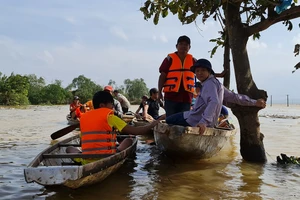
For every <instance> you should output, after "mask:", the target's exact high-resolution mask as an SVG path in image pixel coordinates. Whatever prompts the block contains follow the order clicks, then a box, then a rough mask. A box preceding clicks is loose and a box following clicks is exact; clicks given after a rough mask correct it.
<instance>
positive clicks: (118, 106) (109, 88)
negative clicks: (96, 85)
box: [103, 85, 123, 118]
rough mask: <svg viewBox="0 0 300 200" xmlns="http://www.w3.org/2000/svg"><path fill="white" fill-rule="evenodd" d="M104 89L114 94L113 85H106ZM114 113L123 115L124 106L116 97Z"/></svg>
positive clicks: (119, 115)
mask: <svg viewBox="0 0 300 200" xmlns="http://www.w3.org/2000/svg"><path fill="white" fill-rule="evenodd" d="M103 91H105V92H109V93H110V94H111V95H113V91H114V89H113V87H112V86H111V85H107V86H105V87H104V89H103ZM114 115H116V116H118V117H120V118H122V117H123V111H122V106H121V104H120V102H119V101H118V100H116V99H114Z"/></svg>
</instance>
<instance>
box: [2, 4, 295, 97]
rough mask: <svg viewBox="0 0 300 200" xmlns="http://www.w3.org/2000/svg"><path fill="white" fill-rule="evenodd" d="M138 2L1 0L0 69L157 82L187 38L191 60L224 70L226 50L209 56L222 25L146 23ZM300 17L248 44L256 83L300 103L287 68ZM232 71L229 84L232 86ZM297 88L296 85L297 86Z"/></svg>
mask: <svg viewBox="0 0 300 200" xmlns="http://www.w3.org/2000/svg"><path fill="white" fill-rule="evenodd" d="M143 2H144V1H143V0H130V1H128V0H111V1H107V0H85V1H78V0H77V1H76V0H43V1H40V0H26V1H19V0H10V1H5V0H0V72H2V73H4V74H6V75H9V74H10V73H11V72H14V73H18V74H23V75H25V74H36V75H37V76H38V77H43V78H44V79H45V80H46V82H47V83H52V82H54V80H55V79H59V80H62V83H63V85H64V86H67V85H68V84H69V83H71V82H72V80H73V78H76V77H78V76H79V75H84V76H86V77H87V78H90V79H91V80H93V81H95V82H96V83H97V84H100V85H102V86H104V85H106V84H107V83H108V82H109V80H110V79H112V80H114V81H115V82H116V83H117V85H122V84H123V81H124V80H125V79H128V78H129V79H135V78H143V79H144V80H145V82H146V84H147V87H148V88H152V87H157V82H158V77H159V66H160V65H161V63H162V61H163V59H164V58H165V57H166V56H167V54H168V53H172V52H174V51H175V50H176V49H175V45H176V41H177V38H178V37H179V36H181V35H187V36H189V37H190V38H191V49H190V52H189V53H191V54H192V55H193V56H194V57H195V58H197V59H199V58H206V59H209V60H210V61H211V63H212V65H213V69H214V71H215V72H221V71H222V68H223V67H222V64H223V58H222V56H223V50H222V49H220V50H218V51H217V53H216V55H215V56H214V57H213V58H210V53H209V51H210V50H211V49H212V48H213V47H214V44H213V43H211V42H209V40H210V39H212V38H216V37H218V36H219V35H218V31H219V30H220V26H219V24H218V23H216V22H214V21H212V20H208V21H207V22H206V23H205V24H203V23H202V22H201V18H198V19H197V21H196V23H191V24H188V25H182V24H181V23H180V22H179V20H178V18H177V16H173V15H172V14H170V15H169V16H168V17H167V18H161V19H160V21H159V24H158V25H154V24H153V21H152V20H151V19H150V20H149V21H145V20H144V18H143V14H142V13H141V12H140V11H139V8H140V7H141V6H142V5H143ZM299 23H300V18H299V19H296V20H294V29H293V30H292V31H290V32H289V31H287V29H286V27H285V26H284V25H283V24H282V23H278V24H276V25H274V26H272V27H271V28H269V29H268V30H266V31H264V32H262V33H261V39H260V40H256V41H253V40H252V39H250V40H249V42H248V46H247V49H248V54H249V59H250V63H251V72H252V75H253V78H254V81H255V82H256V84H257V86H258V87H259V88H261V89H264V90H266V91H267V92H268V95H269V96H270V95H272V97H273V101H276V100H278V99H279V98H280V99H285V98H286V95H289V98H290V100H291V101H297V102H298V103H300V93H299V83H300V70H298V71H296V72H295V73H292V71H293V69H294V68H293V67H294V66H295V64H296V63H298V62H299V61H300V56H297V57H295V56H294V54H293V50H294V45H295V44H296V43H299V44H300V28H299V27H298V24H299ZM234 79H235V78H234V73H233V70H232V81H231V88H232V89H235V88H236V86H235V81H234ZM297 86H298V87H297Z"/></svg>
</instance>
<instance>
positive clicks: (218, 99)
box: [166, 59, 224, 134]
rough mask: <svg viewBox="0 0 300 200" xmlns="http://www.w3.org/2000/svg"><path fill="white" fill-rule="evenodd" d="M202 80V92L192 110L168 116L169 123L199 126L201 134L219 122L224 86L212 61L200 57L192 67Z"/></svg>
mask: <svg viewBox="0 0 300 200" xmlns="http://www.w3.org/2000/svg"><path fill="white" fill-rule="evenodd" d="M190 69H191V71H192V72H193V73H195V75H196V77H197V79H198V80H199V81H200V82H201V85H202V88H201V93H200V95H199V96H197V98H196V101H195V105H194V106H193V108H192V110H189V111H185V112H181V113H176V114H174V115H171V116H168V117H167V119H166V122H167V123H168V124H174V125H181V126H194V127H196V126H197V127H199V134H203V133H204V131H205V129H206V127H214V126H215V125H216V124H217V121H218V117H219V115H220V112H221V108H222V102H223V96H224V87H223V85H222V84H221V83H220V82H219V81H218V80H217V79H216V78H215V76H214V75H215V72H214V71H213V69H212V66H211V63H210V62H209V61H208V60H206V59H199V60H198V61H197V62H196V63H195V64H194V65H193V66H192V67H191V68H190Z"/></svg>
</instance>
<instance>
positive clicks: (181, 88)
mask: <svg viewBox="0 0 300 200" xmlns="http://www.w3.org/2000/svg"><path fill="white" fill-rule="evenodd" d="M190 48H191V40H190V38H189V37H187V36H186V35H183V36H180V37H179V38H178V40H177V44H176V49H177V51H176V52H174V53H170V54H168V56H167V57H166V58H165V59H164V60H163V62H162V64H161V66H160V68H159V72H160V76H159V80H158V90H159V93H158V94H159V99H162V100H164V101H165V110H166V116H170V115H172V114H175V113H178V112H183V111H187V110H190V107H191V103H192V98H193V92H194V74H193V72H191V71H190V67H191V66H192V65H193V64H194V63H195V62H196V59H195V58H194V57H193V56H192V55H191V54H188V52H189V50H190ZM162 92H164V97H163V95H162Z"/></svg>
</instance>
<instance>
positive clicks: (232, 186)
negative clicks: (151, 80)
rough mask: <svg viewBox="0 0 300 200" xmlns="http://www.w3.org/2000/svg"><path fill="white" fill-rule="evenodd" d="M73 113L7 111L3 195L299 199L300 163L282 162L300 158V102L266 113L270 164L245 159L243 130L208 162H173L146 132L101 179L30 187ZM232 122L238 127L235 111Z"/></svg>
mask: <svg viewBox="0 0 300 200" xmlns="http://www.w3.org/2000/svg"><path fill="white" fill-rule="evenodd" d="M135 108H137V107H136V106H135V107H134V108H133V109H132V110H133V111H134V110H135ZM67 110H68V106H33V107H29V108H27V109H7V108H2V109H0V151H1V154H0V199H1V200H4V199H47V200H68V199H70V200H72V199H78V200H79V199H82V200H83V199H89V200H93V199H97V200H98V199H110V200H122V199H134V200H138V199H172V200H173V199H188V200H190V199H197V200H198V199H251V200H252V199H300V192H299V191H300V166H295V165H293V166H278V165H276V162H275V159H276V156H277V155H279V154H280V153H281V152H283V153H286V154H288V155H294V156H300V152H299V150H300V146H299V143H300V138H299V136H300V118H299V116H300V106H293V105H291V106H290V107H284V106H280V105H275V106H273V107H269V108H266V109H264V110H262V111H260V115H261V117H260V122H261V130H262V132H263V133H264V134H265V140H264V143H265V148H266V151H267V156H268V162H267V163H266V164H264V165H258V164H251V163H247V162H244V161H243V160H242V159H241V157H240V155H239V134H237V135H236V136H235V137H234V138H233V139H232V140H231V141H230V142H229V144H228V145H227V147H226V148H225V149H224V150H222V151H221V152H220V153H219V154H218V155H217V156H215V157H214V158H211V159H206V160H174V159H170V158H168V157H166V156H164V154H162V153H160V152H159V151H158V150H157V149H156V147H155V146H150V145H147V144H145V142H144V141H145V140H146V139H147V138H145V137H140V141H139V144H138V148H137V152H136V155H135V157H133V158H132V159H130V160H128V161H127V162H126V163H125V164H124V166H122V167H121V168H120V170H119V171H117V172H116V173H115V174H113V175H111V176H110V177H108V178H107V179H106V180H104V181H103V182H102V183H99V184H97V185H93V186H90V187H86V188H80V189H77V190H72V189H67V188H57V189H54V190H53V189H52V190H50V189H46V188H44V187H43V186H40V185H38V184H36V183H30V184H27V183H26V182H25V180H24V176H23V169H24V168H26V166H27V165H28V164H29V163H30V162H31V160H32V159H33V158H34V157H35V156H36V155H37V154H38V153H39V152H40V151H42V150H43V149H45V148H46V147H48V146H49V145H50V144H51V139H50V135H51V133H53V132H55V131H57V130H58V129H61V128H64V127H66V126H67V123H66V118H65V116H66V114H67ZM232 122H233V123H234V124H235V125H236V126H238V124H237V120H236V119H235V117H233V116H232ZM72 134H73V133H70V134H68V135H67V136H64V137H68V136H71V135H72Z"/></svg>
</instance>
